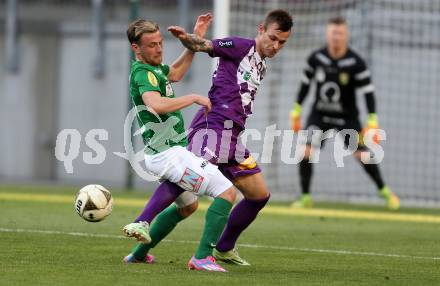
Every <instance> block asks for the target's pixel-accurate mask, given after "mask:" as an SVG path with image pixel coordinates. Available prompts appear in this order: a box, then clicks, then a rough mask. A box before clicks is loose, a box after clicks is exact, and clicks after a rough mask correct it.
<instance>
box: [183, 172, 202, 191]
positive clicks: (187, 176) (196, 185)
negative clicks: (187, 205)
mask: <svg viewBox="0 0 440 286" xmlns="http://www.w3.org/2000/svg"><path fill="white" fill-rule="evenodd" d="M203 179H204V177H202V176H200V175H199V174H197V173H196V172H194V171H193V170H191V169H190V168H186V169H185V171H184V172H183V175H182V178H180V181H179V183H178V185H179V186H181V187H182V188H183V189H185V190H187V191H190V192H194V193H197V192H198V191H199V189H200V186H201V185H202V182H203Z"/></svg>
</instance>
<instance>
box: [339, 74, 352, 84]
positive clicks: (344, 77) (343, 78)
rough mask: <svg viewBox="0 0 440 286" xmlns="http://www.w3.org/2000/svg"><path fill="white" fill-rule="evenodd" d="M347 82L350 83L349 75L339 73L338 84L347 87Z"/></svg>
mask: <svg viewBox="0 0 440 286" xmlns="http://www.w3.org/2000/svg"><path fill="white" fill-rule="evenodd" d="M349 81H350V75H349V74H348V73H346V72H341V73H340V74H339V82H340V83H341V85H347V84H348V82H349Z"/></svg>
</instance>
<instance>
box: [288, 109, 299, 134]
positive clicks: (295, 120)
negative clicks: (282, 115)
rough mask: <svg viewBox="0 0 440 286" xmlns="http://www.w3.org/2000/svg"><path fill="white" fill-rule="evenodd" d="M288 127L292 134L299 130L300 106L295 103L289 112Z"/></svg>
mask: <svg viewBox="0 0 440 286" xmlns="http://www.w3.org/2000/svg"><path fill="white" fill-rule="evenodd" d="M290 125H291V128H292V130H293V132H298V131H299V130H301V105H300V104H299V103H297V102H295V104H294V105H293V108H292V110H291V111H290Z"/></svg>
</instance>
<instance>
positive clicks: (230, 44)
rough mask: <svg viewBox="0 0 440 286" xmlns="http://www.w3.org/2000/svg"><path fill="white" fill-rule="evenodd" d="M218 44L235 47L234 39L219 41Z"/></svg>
mask: <svg viewBox="0 0 440 286" xmlns="http://www.w3.org/2000/svg"><path fill="white" fill-rule="evenodd" d="M218 45H219V46H220V48H233V47H234V42H233V41H232V40H229V41H218Z"/></svg>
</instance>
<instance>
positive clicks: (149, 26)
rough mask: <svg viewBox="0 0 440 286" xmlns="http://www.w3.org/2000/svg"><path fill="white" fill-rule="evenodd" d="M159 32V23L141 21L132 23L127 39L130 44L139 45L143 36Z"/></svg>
mask: <svg viewBox="0 0 440 286" xmlns="http://www.w3.org/2000/svg"><path fill="white" fill-rule="evenodd" d="M157 31H159V25H158V24H157V23H155V22H153V21H148V20H144V19H140V20H136V21H134V22H132V23H130V25H129V26H128V29H127V38H128V41H129V42H130V44H133V43H135V44H138V42H139V40H140V38H141V37H142V35H143V34H151V33H155V32H157Z"/></svg>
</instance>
